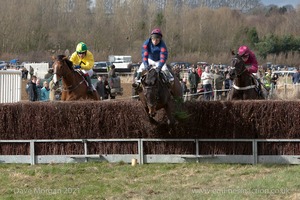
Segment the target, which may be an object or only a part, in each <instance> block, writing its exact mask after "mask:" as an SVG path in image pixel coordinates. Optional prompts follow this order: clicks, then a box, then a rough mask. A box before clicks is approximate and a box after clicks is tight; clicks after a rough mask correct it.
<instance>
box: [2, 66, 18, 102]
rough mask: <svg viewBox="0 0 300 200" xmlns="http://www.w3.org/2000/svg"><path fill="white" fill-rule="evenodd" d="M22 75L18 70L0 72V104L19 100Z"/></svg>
mask: <svg viewBox="0 0 300 200" xmlns="http://www.w3.org/2000/svg"><path fill="white" fill-rule="evenodd" d="M21 88H22V73H21V72H20V71H18V70H0V103H14V102H18V101H20V100H21Z"/></svg>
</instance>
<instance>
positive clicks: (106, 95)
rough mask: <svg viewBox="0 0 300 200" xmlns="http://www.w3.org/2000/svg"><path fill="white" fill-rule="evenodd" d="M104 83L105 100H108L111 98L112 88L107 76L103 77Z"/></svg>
mask: <svg viewBox="0 0 300 200" xmlns="http://www.w3.org/2000/svg"><path fill="white" fill-rule="evenodd" d="M103 82H104V99H108V97H109V96H110V87H109V84H108V80H107V77H106V76H104V77H103Z"/></svg>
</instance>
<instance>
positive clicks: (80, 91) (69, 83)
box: [52, 55, 99, 101]
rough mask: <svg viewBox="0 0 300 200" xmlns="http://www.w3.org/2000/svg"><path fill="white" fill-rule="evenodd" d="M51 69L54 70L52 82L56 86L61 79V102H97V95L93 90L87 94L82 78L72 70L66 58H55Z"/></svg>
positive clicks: (61, 56) (62, 56) (71, 64)
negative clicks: (86, 100)
mask: <svg viewBox="0 0 300 200" xmlns="http://www.w3.org/2000/svg"><path fill="white" fill-rule="evenodd" d="M52 67H53V70H54V76H53V82H54V83H55V84H58V82H59V80H60V79H61V78H62V85H63V87H62V95H61V100H63V101H74V100H84V99H90V100H99V95H98V93H97V92H96V91H95V90H94V91H93V92H92V93H88V86H87V83H86V81H85V79H84V77H83V76H82V75H81V74H80V73H79V72H78V71H76V70H74V69H73V63H72V62H71V61H70V60H69V59H68V58H67V57H66V56H64V55H59V56H57V58H56V59H55V60H54V63H53V66H52Z"/></svg>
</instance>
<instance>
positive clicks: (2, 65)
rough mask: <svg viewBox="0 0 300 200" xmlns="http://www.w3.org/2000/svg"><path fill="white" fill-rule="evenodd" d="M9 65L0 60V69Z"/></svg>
mask: <svg viewBox="0 0 300 200" xmlns="http://www.w3.org/2000/svg"><path fill="white" fill-rule="evenodd" d="M6 66H7V63H6V62H5V61H3V60H0V69H3V68H5V67H6Z"/></svg>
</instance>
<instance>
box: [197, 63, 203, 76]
mask: <svg viewBox="0 0 300 200" xmlns="http://www.w3.org/2000/svg"><path fill="white" fill-rule="evenodd" d="M197 73H198V75H199V77H201V76H202V69H201V65H200V64H197Z"/></svg>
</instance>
